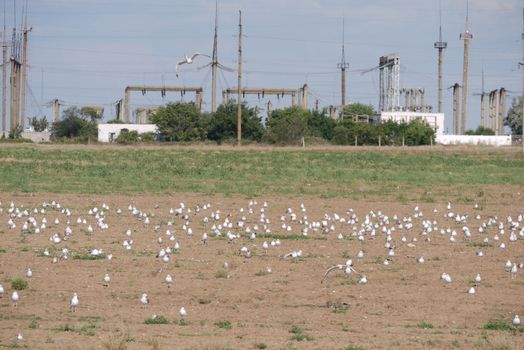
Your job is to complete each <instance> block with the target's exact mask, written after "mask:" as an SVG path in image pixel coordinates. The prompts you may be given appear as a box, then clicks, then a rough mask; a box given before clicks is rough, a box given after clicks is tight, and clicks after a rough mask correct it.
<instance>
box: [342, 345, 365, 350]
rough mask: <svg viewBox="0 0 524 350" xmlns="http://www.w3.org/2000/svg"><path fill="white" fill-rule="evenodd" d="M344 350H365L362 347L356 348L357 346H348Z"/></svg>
mask: <svg viewBox="0 0 524 350" xmlns="http://www.w3.org/2000/svg"><path fill="white" fill-rule="evenodd" d="M344 350H366V348H364V347H363V346H358V345H349V346H347V347H345V348H344Z"/></svg>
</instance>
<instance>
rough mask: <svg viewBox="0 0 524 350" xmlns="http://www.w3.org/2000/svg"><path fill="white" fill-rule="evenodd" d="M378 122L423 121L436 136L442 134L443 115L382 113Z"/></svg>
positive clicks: (399, 112)
mask: <svg viewBox="0 0 524 350" xmlns="http://www.w3.org/2000/svg"><path fill="white" fill-rule="evenodd" d="M380 120H381V121H386V120H393V121H396V122H399V123H400V122H405V123H409V122H411V121H413V120H423V121H425V122H426V123H428V124H429V126H430V127H431V128H433V130H435V134H436V135H442V134H444V113H422V112H403V111H398V112H382V113H381V114H380Z"/></svg>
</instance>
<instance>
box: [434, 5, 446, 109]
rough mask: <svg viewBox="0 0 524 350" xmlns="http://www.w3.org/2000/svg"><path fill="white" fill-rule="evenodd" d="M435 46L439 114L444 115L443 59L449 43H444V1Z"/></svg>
mask: <svg viewBox="0 0 524 350" xmlns="http://www.w3.org/2000/svg"><path fill="white" fill-rule="evenodd" d="M434 46H435V48H436V49H438V112H439V113H442V58H443V51H444V49H446V48H447V47H448V43H447V42H445V41H442V1H441V2H440V25H439V37H438V41H437V42H435V44H434Z"/></svg>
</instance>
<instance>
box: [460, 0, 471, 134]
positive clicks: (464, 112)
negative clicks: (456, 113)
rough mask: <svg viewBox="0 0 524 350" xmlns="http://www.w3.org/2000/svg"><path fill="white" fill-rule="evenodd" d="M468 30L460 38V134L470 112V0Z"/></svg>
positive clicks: (464, 127) (467, 9)
mask: <svg viewBox="0 0 524 350" xmlns="http://www.w3.org/2000/svg"><path fill="white" fill-rule="evenodd" d="M466 6H467V7H466V31H465V32H464V33H461V34H460V39H461V40H464V66H463V71H462V111H461V112H462V116H461V125H460V134H462V135H464V133H465V131H466V118H467V114H468V69H469V41H470V40H471V39H473V34H472V33H470V31H469V23H468V22H469V1H467V2H466Z"/></svg>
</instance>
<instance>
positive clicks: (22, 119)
mask: <svg viewBox="0 0 524 350" xmlns="http://www.w3.org/2000/svg"><path fill="white" fill-rule="evenodd" d="M32 29H33V28H31V27H28V26H27V16H25V19H24V29H23V44H24V47H23V51H22V102H21V106H22V110H21V113H20V114H21V115H20V124H21V125H22V129H25V121H26V119H27V118H26V115H25V108H26V84H27V37H28V35H27V34H28V33H29V32H30V31H31V30H32Z"/></svg>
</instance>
